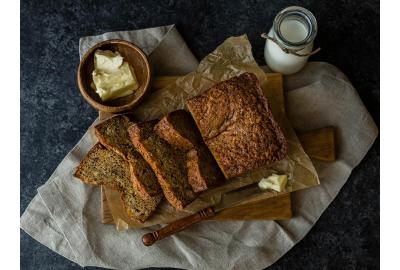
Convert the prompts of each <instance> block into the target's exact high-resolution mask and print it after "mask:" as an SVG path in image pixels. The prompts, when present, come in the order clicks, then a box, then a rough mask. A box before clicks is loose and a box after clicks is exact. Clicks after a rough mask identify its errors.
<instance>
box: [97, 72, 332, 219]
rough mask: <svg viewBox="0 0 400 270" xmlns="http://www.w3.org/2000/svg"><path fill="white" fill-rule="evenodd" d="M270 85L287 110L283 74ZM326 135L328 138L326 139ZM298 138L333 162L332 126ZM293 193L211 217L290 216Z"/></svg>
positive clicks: (160, 80) (167, 80)
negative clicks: (320, 148)
mask: <svg viewBox="0 0 400 270" xmlns="http://www.w3.org/2000/svg"><path fill="white" fill-rule="evenodd" d="M178 78H179V77H178V76H162V77H155V78H153V80H152V83H151V88H152V91H157V90H160V89H162V88H164V87H166V86H167V85H169V84H171V83H173V82H174V81H175V80H176V79H178ZM267 86H268V91H273V93H274V96H275V97H276V101H277V102H279V103H280V104H281V106H282V108H283V109H284V108H285V95H284V91H283V80H282V75H281V74H278V73H267ZM104 115H105V114H104V113H100V117H102V116H104ZM324 136H327V138H326V139H325V137H324ZM299 139H300V141H301V142H302V144H303V143H304V144H305V147H304V150H305V152H306V153H307V154H308V155H309V156H310V157H311V158H314V159H319V160H327V161H331V159H332V157H333V158H334V156H335V147H334V129H333V128H327V129H325V128H323V131H320V130H314V131H311V132H310V133H305V134H301V135H299ZM319 144H320V145H321V147H322V148H324V150H323V151H321V150H319ZM328 157H329V158H328ZM328 159H329V160H328ZM102 194H103V191H102ZM290 196H291V195H290V194H283V195H281V196H278V197H273V198H269V199H264V200H260V201H255V202H251V203H248V204H243V205H237V206H235V207H232V208H229V209H225V210H223V211H221V212H219V213H217V214H216V215H214V216H212V217H211V218H210V220H285V219H290V218H291V217H292V216H293V213H292V208H291V197H290ZM102 205H103V206H102V209H103V210H104V212H103V213H102V222H103V223H113V219H112V216H111V213H110V212H109V208H108V205H107V201H106V199H104V200H103V199H102Z"/></svg>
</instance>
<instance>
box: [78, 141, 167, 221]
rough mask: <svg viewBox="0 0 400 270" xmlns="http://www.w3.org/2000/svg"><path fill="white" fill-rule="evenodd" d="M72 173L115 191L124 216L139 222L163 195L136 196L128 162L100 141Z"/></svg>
mask: <svg viewBox="0 0 400 270" xmlns="http://www.w3.org/2000/svg"><path fill="white" fill-rule="evenodd" d="M74 176H75V177H77V178H79V179H80V180H82V181H83V182H85V183H87V184H93V185H104V186H106V187H109V188H112V189H116V190H118V191H119V192H120V193H121V200H122V204H123V206H124V209H125V210H126V213H127V215H128V216H129V217H130V218H132V219H134V220H138V221H140V222H144V221H145V220H147V219H148V218H149V217H150V215H151V214H152V213H153V212H154V210H155V209H156V208H157V205H158V204H159V203H160V202H161V199H162V194H159V195H156V196H154V197H151V198H150V199H146V200H145V199H143V198H142V197H141V196H139V195H138V194H137V192H136V191H135V190H134V187H133V185H132V182H131V180H130V171H129V163H128V162H127V161H126V160H124V159H123V158H122V157H121V156H119V155H117V154H116V153H114V152H113V151H111V150H109V149H107V148H105V147H104V146H102V145H101V144H100V143H97V144H96V145H95V146H93V148H92V149H91V150H90V151H89V153H88V154H87V155H86V157H85V158H84V159H83V160H82V161H81V163H80V164H79V166H78V168H77V170H76V172H75V174H74Z"/></svg>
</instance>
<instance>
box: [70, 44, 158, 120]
mask: <svg viewBox="0 0 400 270" xmlns="http://www.w3.org/2000/svg"><path fill="white" fill-rule="evenodd" d="M105 44H124V45H127V46H128V47H131V48H132V49H134V50H136V51H137V52H138V53H139V54H140V56H141V57H142V59H143V60H144V62H145V66H146V71H147V73H148V76H147V78H146V81H145V83H144V90H143V93H142V94H141V95H140V96H138V97H137V98H136V99H134V100H132V101H131V102H129V103H127V104H124V105H120V106H108V105H104V104H101V103H99V102H97V101H96V100H94V99H93V98H92V97H91V96H90V95H89V94H88V93H87V92H86V89H85V87H84V85H83V80H82V75H81V74H82V72H83V71H82V68H83V64H84V63H86V61H87V58H88V57H89V55H91V54H92V53H93V52H94V51H95V50H97V49H99V48H100V47H102V46H103V45H105ZM76 80H77V83H78V88H79V91H80V93H81V95H82V96H83V98H84V99H85V100H86V101H87V102H88V103H89V104H90V105H91V106H92V107H93V108H95V109H97V110H100V111H103V112H108V113H117V112H123V111H127V110H130V109H132V108H133V107H134V106H135V105H136V104H137V103H138V102H139V101H141V100H142V98H143V97H144V95H145V94H146V93H147V91H148V89H149V86H150V80H151V68H150V63H149V60H148V58H147V55H146V54H145V53H144V52H143V50H142V49H140V48H139V47H138V46H136V45H135V44H133V43H132V42H129V41H126V40H123V39H108V40H104V41H102V42H99V43H96V44H95V45H94V46H92V47H91V48H90V49H89V50H87V52H86V53H85V54H84V56H83V57H82V59H81V60H80V61H79V66H78V71H77V75H76Z"/></svg>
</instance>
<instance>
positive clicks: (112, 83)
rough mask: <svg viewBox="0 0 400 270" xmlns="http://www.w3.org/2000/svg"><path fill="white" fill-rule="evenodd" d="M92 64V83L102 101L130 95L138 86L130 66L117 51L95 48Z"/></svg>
mask: <svg viewBox="0 0 400 270" xmlns="http://www.w3.org/2000/svg"><path fill="white" fill-rule="evenodd" d="M94 66H95V69H94V71H93V73H92V78H93V83H94V85H95V88H96V93H97V94H99V96H100V98H101V100H103V101H107V100H112V99H116V98H120V97H124V96H127V95H130V94H132V93H133V91H134V90H136V89H137V88H138V87H139V84H138V82H137V79H136V76H135V73H134V72H133V69H132V67H131V66H130V65H129V64H128V63H127V62H124V61H123V57H122V56H121V54H120V53H119V52H115V53H114V52H112V51H102V50H97V51H96V52H95V54H94Z"/></svg>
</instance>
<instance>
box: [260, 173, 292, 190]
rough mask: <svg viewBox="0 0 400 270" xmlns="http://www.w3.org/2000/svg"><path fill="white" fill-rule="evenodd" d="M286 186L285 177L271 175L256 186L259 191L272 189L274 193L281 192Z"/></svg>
mask: <svg viewBox="0 0 400 270" xmlns="http://www.w3.org/2000/svg"><path fill="white" fill-rule="evenodd" d="M286 184H287V175H277V174H272V175H270V176H268V177H267V178H263V179H261V181H260V182H259V183H258V186H259V187H260V188H261V189H273V190H275V191H278V192H281V191H283V190H285V187H286Z"/></svg>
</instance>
